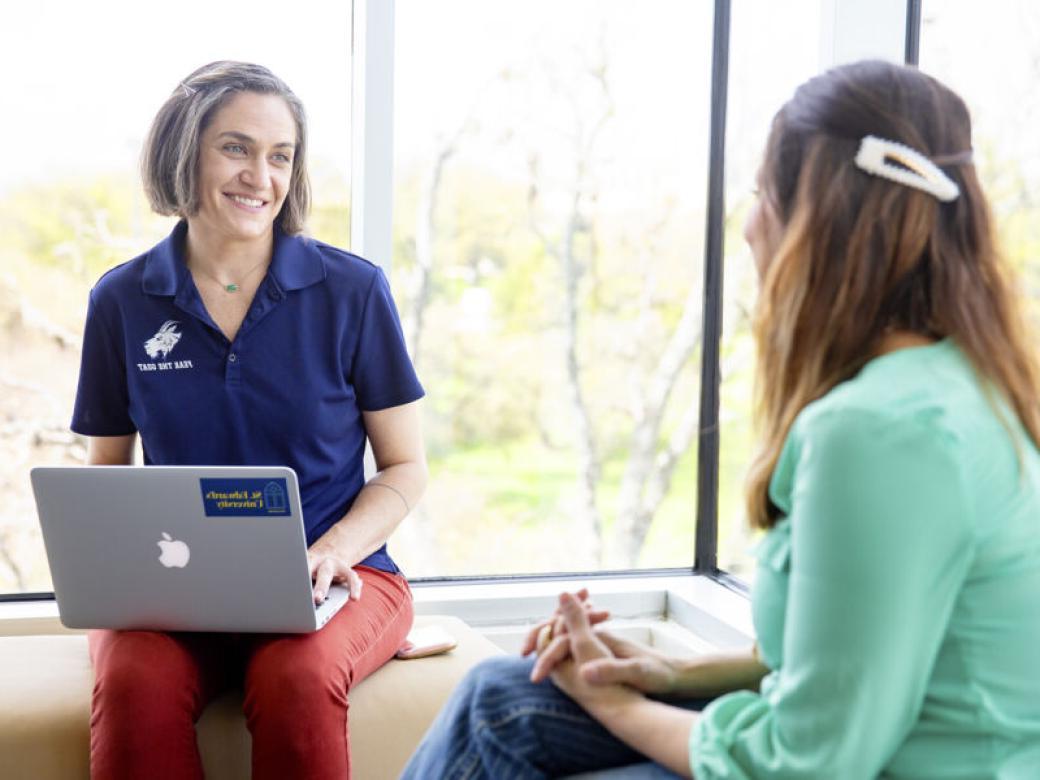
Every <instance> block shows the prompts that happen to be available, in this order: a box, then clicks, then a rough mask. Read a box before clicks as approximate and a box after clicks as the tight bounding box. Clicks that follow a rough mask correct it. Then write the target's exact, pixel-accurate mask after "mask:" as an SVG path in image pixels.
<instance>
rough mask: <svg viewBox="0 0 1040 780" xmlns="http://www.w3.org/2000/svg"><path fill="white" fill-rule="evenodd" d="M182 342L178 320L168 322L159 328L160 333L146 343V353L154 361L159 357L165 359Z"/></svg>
mask: <svg viewBox="0 0 1040 780" xmlns="http://www.w3.org/2000/svg"><path fill="white" fill-rule="evenodd" d="M180 340H181V334H180V333H179V332H178V331H177V320H166V322H164V323H163V324H162V327H161V328H159V332H158V333H156V334H155V335H154V336H152V337H151V338H150V339H148V341H146V342H145V343H144V351H145V352H147V353H148V357H150V358H152V359H153V360H154V359H155V358H157V357H162V358H165V357H166V356H167V355H169V354H170V352H171V351H172V350H173V348H174V347H175V346H177V342H178V341H180Z"/></svg>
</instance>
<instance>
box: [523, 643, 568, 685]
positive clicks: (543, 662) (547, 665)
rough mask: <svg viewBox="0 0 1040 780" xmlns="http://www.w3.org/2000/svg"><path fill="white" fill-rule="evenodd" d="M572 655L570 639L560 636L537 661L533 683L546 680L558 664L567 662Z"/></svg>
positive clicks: (533, 671) (533, 673)
mask: <svg viewBox="0 0 1040 780" xmlns="http://www.w3.org/2000/svg"><path fill="white" fill-rule="evenodd" d="M570 654H571V648H570V639H569V638H568V637H566V636H558V637H555V638H553V640H552V641H551V642H550V643H549V645H548V647H546V648H545V650H543V651H542V653H541V655H539V656H538V660H537V661H535V664H534V668H533V669H532V670H531V682H541V681H542V680H544V679H545V678H546V677H548V676H549V673H550V672H552V670H553V668H554V667H555V666H556V665H557V664H559V663H562V662H563V661H566V660H567V657H568V656H569V655H570Z"/></svg>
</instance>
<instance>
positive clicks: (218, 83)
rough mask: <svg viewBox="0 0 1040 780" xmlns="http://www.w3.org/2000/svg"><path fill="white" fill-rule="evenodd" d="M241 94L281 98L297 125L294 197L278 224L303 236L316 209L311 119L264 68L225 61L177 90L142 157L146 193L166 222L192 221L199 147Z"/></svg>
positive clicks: (289, 197) (291, 190)
mask: <svg viewBox="0 0 1040 780" xmlns="http://www.w3.org/2000/svg"><path fill="white" fill-rule="evenodd" d="M240 92H256V93H258V94H261V95H278V96H279V97H281V98H282V99H284V100H285V102H286V104H287V105H288V106H289V111H290V112H291V113H292V115H293V119H294V120H295V122H296V151H295V154H294V155H293V168H292V175H291V176H290V179H289V192H288V194H287V195H286V196H285V202H284V203H283V204H282V209H281V211H280V212H279V213H278V216H277V217H275V222H276V223H277V224H278V225H279V227H281V229H282V230H284V231H285V232H286V233H289V234H296V233H301V232H302V231H303V229H304V225H305V223H306V221H307V214H308V213H309V211H310V205H311V187H310V181H309V180H308V178H307V117H306V114H305V113H304V110H303V103H301V102H300V99H299V98H298V97H296V95H295V94H294V93H293V91H292V90H291V89H289V87H288V86H287V85H286V84H285V82H284V81H282V80H281V79H280V78H278V77H277V76H275V75H274V74H273V73H272V72H271V71H269V70H268V69H267V68H265V67H263V66H261V65H253V64H251V63H248V62H234V61H231V60H219V61H217V62H211V63H209V64H208V65H203V66H202V67H201V68H199V69H198V70H196V71H195V72H194V73H192V74H191V75H190V76H188V77H187V78H186V79H184V81H182V82H181V83H180V84H178V85H177V88H176V89H175V90H174V91H173V94H172V95H170V97H169V98H167V100H166V102H165V103H164V104H163V106H162V108H160V109H159V113H158V114H156V116H155V119H154V120H153V121H152V127H151V129H150V130H149V131H148V139H147V140H146V141H145V144H144V151H143V153H142V155H141V175H142V177H143V178H144V190H145V194H146V195H147V196H148V200H149V202H150V203H151V206H152V209H153V210H154V211H155V212H156V213H158V214H162V215H163V216H174V215H175V216H178V217H182V218H184V217H189V216H192V215H194V214H195V213H196V212H198V209H199V190H198V174H199V143H200V140H201V138H202V133H203V131H204V130H205V129H206V126H207V125H208V124H209V123H210V121H212V119H213V116H214V115H215V114H216V112H217V110H218V109H219V108H220V107H221V106H223V105H224V104H225V103H227V102H228V100H230V99H231V98H232V97H233V96H234V95H236V94H238V93H240Z"/></svg>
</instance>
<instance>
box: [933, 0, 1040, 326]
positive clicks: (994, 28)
mask: <svg viewBox="0 0 1040 780" xmlns="http://www.w3.org/2000/svg"><path fill="white" fill-rule="evenodd" d="M980 41H989V42H997V41H999V45H988V46H986V47H985V52H986V55H985V56H984V57H976V56H971V55H970V53H971V52H974V51H978V46H979V43H980ZM920 57H921V69H922V70H924V71H925V72H927V73H931V74H933V75H934V76H936V77H937V78H939V79H941V80H942V81H943V82H944V83H946V84H947V85H948V86H950V87H951V88H952V89H953V90H955V91H956V92H957V93H958V94H959V95H960V96H961V97H962V98H963V99H964V101H965V102H966V103H967V104H968V109H969V111H970V112H971V119H972V141H973V145H974V151H975V155H974V159H975V165H976V167H977V169H978V172H979V176H980V177H981V179H982V185H983V187H984V189H985V192H986V195H987V196H988V197H989V200H990V205H991V206H992V208H993V213H994V216H995V218H996V226H997V234H998V236H999V238H1000V241H1001V243H1002V249H1003V251H1004V252H1005V253H1006V254H1007V256H1008V258H1009V259H1010V261H1011V263H1012V265H1013V266H1014V267H1015V268H1016V270H1017V271H1018V273H1019V275H1020V280H1021V282H1022V283H1023V284H1024V291H1025V293H1026V294H1027V295H1028V296H1029V300H1030V304H1031V314H1032V315H1033V317H1034V319H1035V321H1036V322H1038V323H1040V319H1037V318H1040V252H1038V251H1037V250H1038V248H1040V144H1038V142H1037V134H1036V128H1037V126H1038V125H1040V96H1038V95H1037V91H1036V85H1037V82H1038V80H1040V6H1038V5H1037V4H1036V3H1032V2H1028V0H1000V2H996V3H991V4H989V5H987V6H986V10H985V13H981V12H980V10H979V6H978V5H977V4H975V3H971V2H966V1H965V0H948V1H947V2H942V3H939V2H934V1H933V0H928V1H927V2H925V3H924V5H923V7H922V20H921V55H920Z"/></svg>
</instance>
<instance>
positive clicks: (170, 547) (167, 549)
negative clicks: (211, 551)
mask: <svg viewBox="0 0 1040 780" xmlns="http://www.w3.org/2000/svg"><path fill="white" fill-rule="evenodd" d="M157 544H158V545H159V549H160V550H162V553H161V554H160V555H159V563H161V564H162V565H163V566H165V567H166V568H167V569H169V568H170V567H173V566H176V567H177V568H178V569H183V568H184V567H185V566H187V565H188V558H189V557H190V556H191V551H190V550H189V549H188V545H186V544H185V543H184V542H179V541H177V540H175V539H174V538H173V537H172V536H170V535H169V534H168V533H166V532H165V531H163V541H161V542H157Z"/></svg>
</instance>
